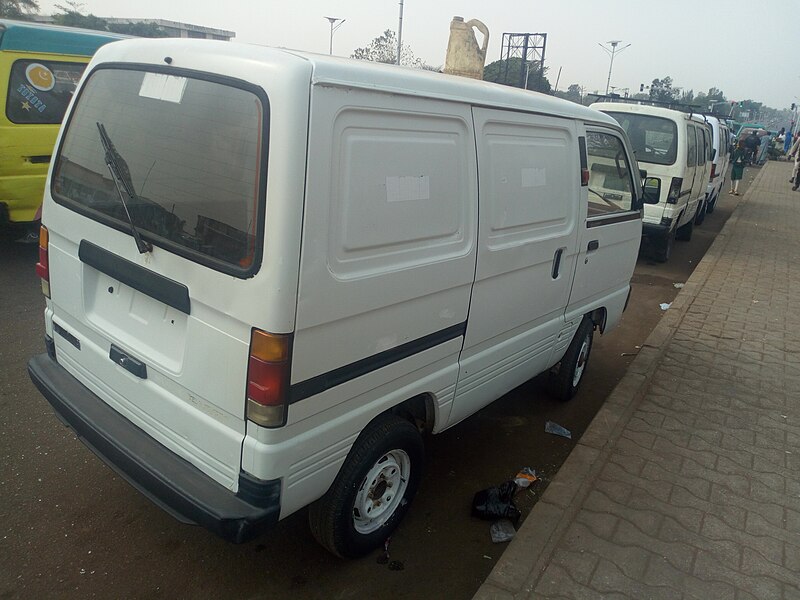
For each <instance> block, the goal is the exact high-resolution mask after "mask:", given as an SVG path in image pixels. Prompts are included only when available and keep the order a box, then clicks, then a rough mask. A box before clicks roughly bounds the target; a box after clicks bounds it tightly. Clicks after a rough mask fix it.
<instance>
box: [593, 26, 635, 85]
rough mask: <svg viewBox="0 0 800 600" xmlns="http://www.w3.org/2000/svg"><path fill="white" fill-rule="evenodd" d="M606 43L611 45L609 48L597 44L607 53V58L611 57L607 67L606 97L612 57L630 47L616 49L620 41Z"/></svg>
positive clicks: (612, 63)
mask: <svg viewBox="0 0 800 600" xmlns="http://www.w3.org/2000/svg"><path fill="white" fill-rule="evenodd" d="M607 43H608V44H610V45H611V48H606V47H605V46H604V45H603V44H601V43H599V42H598V43H597V45H598V46H600V47H601V48H602V49H603V50H605V51H606V52H607V53H608V55H609V56H611V64H610V65H609V66H608V80H607V81H606V96H608V89H609V87H610V86H611V69H613V68H614V55H616V54H618V53H620V52H622V51H623V50H625V48H627V47H628V46H630V44H627V45H625V46H622V47H621V48H618V46H619V45H620V44H621V43H622V40H611V41H610V42H607Z"/></svg>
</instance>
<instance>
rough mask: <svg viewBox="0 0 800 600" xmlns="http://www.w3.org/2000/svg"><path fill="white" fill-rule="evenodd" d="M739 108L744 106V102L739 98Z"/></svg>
mask: <svg viewBox="0 0 800 600" xmlns="http://www.w3.org/2000/svg"><path fill="white" fill-rule="evenodd" d="M739 108H744V102H742V101H741V100H739Z"/></svg>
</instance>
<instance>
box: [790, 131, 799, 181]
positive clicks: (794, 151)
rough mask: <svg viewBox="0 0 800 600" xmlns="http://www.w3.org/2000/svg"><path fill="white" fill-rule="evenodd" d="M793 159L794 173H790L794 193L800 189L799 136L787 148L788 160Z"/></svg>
mask: <svg viewBox="0 0 800 600" xmlns="http://www.w3.org/2000/svg"><path fill="white" fill-rule="evenodd" d="M792 157H794V171H792V178H791V179H790V180H789V181H791V182H792V184H793V185H792V189H793V190H794V191H795V192H796V191H797V188H798V187H800V135H798V136H797V138H796V139H795V140H794V144H792V147H791V148H789V158H792Z"/></svg>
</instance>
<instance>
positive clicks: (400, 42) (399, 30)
mask: <svg viewBox="0 0 800 600" xmlns="http://www.w3.org/2000/svg"><path fill="white" fill-rule="evenodd" d="M403 1H404V0H400V21H399V22H398V24H397V64H398V65H399V64H400V52H401V50H402V48H403Z"/></svg>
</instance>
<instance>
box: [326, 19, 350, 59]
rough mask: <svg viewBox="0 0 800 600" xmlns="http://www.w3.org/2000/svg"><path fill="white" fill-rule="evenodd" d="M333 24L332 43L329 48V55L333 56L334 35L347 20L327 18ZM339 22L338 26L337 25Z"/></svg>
mask: <svg viewBox="0 0 800 600" xmlns="http://www.w3.org/2000/svg"><path fill="white" fill-rule="evenodd" d="M325 18H326V19H328V22H330V24H331V42H330V46H328V54H330V55H331V56H332V55H333V33H334V32H335V31H336V30H337V29H339V27H341V26H342V25H343V24H344V22H345V21H346V20H347V19H340V18H339V17H325ZM337 21H338V24H337Z"/></svg>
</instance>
